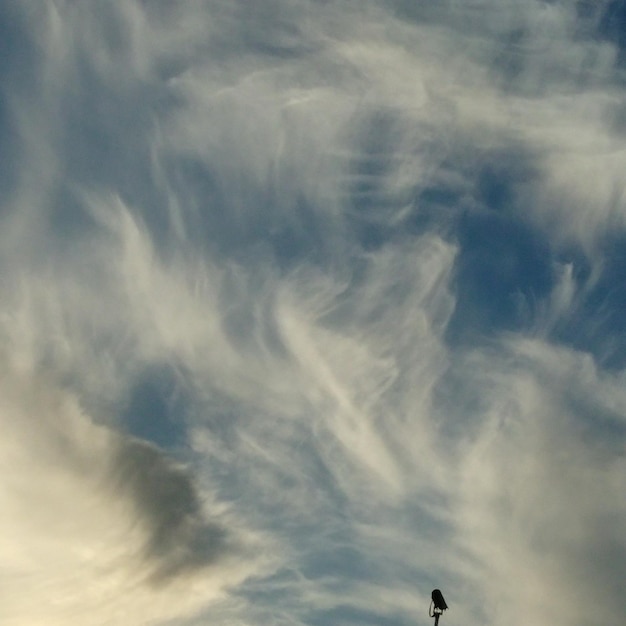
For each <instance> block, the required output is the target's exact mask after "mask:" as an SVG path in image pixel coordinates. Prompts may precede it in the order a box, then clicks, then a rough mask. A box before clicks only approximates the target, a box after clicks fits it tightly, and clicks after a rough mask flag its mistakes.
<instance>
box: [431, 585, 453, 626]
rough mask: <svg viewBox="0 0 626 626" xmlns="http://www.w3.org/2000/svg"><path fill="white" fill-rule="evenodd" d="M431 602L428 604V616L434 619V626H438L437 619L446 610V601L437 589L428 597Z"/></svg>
mask: <svg viewBox="0 0 626 626" xmlns="http://www.w3.org/2000/svg"><path fill="white" fill-rule="evenodd" d="M430 597H431V598H432V602H431V603H430V609H429V610H428V615H429V616H430V617H434V618H435V626H439V618H440V617H441V614H442V613H443V612H444V611H445V610H446V609H447V608H448V605H447V604H446V601H445V600H444V599H443V594H442V593H441V591H440V590H439V589H433V592H432V594H431V596H430Z"/></svg>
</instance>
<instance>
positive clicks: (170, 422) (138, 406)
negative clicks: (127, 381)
mask: <svg viewBox="0 0 626 626" xmlns="http://www.w3.org/2000/svg"><path fill="white" fill-rule="evenodd" d="M181 380H182V375H181V374H180V373H179V372H177V370H176V369H175V368H174V367H172V366H170V365H167V364H156V365H152V366H150V367H147V368H146V369H144V370H142V371H141V372H140V373H139V374H138V376H137V379H136V381H135V382H134V384H133V386H132V388H131V390H130V392H129V399H128V404H127V406H126V408H125V410H124V412H123V414H122V417H121V419H122V423H123V425H124V426H125V427H126V428H127V429H128V430H129V432H130V433H131V434H132V435H134V436H135V437H139V438H140V439H146V440H147V441H151V442H152V443H154V444H156V445H157V446H159V447H161V448H168V447H176V446H177V445H179V444H182V443H183V442H184V439H185V418H186V417H187V409H188V407H187V397H186V395H185V392H184V389H183V387H182V384H181Z"/></svg>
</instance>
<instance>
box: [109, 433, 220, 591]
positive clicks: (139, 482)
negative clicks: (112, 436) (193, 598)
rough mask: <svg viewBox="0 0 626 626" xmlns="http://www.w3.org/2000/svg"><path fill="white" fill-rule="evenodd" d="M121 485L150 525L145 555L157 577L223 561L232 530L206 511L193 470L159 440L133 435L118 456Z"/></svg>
mask: <svg viewBox="0 0 626 626" xmlns="http://www.w3.org/2000/svg"><path fill="white" fill-rule="evenodd" d="M113 463H114V466H113V476H114V480H115V486H116V488H117V489H122V490H124V491H126V493H128V495H129V496H130V498H131V500H132V503H133V505H134V506H135V507H136V510H137V513H138V516H139V520H140V522H141V523H142V524H145V527H146V529H147V531H148V539H147V543H146V545H145V556H146V558H147V559H149V560H151V561H153V562H154V564H155V568H154V577H153V580H154V582H155V583H159V582H166V581H167V580H168V579H170V578H172V577H176V576H179V575H184V574H185V573H186V572H190V571H193V570H196V569H199V568H203V567H207V566H210V565H213V564H215V563H217V562H218V561H219V560H220V558H221V557H222V556H223V555H224V554H225V552H226V551H227V541H228V532H227V530H226V528H225V527H224V526H223V525H221V524H218V523H216V522H212V521H209V520H207V519H206V518H205V517H204V514H203V512H202V507H201V502H200V499H199V496H198V492H197V490H196V487H195V485H194V483H193V480H192V478H191V476H190V474H189V473H188V472H187V471H186V470H184V469H182V468H181V467H179V466H177V465H175V464H173V463H172V462H171V461H169V460H168V459H167V457H166V456H165V455H164V454H163V453H162V452H161V451H159V450H158V448H156V447H155V446H153V445H150V444H147V443H144V442H141V441H138V440H134V439H127V440H124V441H122V442H121V444H120V448H119V451H118V454H117V455H116V457H115V458H114V459H113Z"/></svg>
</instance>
